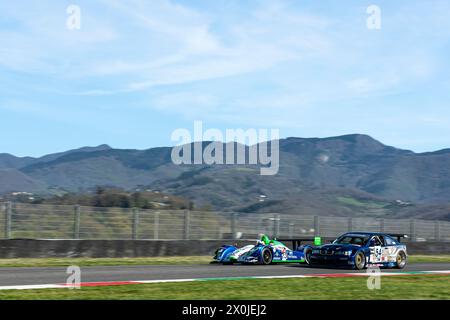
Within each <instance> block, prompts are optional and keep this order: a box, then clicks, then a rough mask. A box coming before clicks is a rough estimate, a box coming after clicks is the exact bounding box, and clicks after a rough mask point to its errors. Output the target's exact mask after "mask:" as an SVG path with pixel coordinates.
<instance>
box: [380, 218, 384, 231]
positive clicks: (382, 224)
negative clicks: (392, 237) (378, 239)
mask: <svg viewBox="0 0 450 320" xmlns="http://www.w3.org/2000/svg"><path fill="white" fill-rule="evenodd" d="M380 232H384V219H380Z"/></svg>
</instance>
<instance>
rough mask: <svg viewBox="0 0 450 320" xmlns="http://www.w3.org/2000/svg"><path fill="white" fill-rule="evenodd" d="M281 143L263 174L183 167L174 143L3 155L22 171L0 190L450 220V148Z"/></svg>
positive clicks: (249, 168) (0, 179)
mask: <svg viewBox="0 0 450 320" xmlns="http://www.w3.org/2000/svg"><path fill="white" fill-rule="evenodd" d="M279 144H280V170H279V172H278V174H277V175H275V176H261V175H260V174H259V167H258V166H257V165H215V166H214V165H213V166H207V165H181V166H177V165H174V164H173V163H172V162H171V157H170V156H171V150H172V149H171V148H169V147H163V148H152V149H147V150H124V149H112V148H110V147H109V146H105V145H103V146H99V147H94V148H81V149H77V150H71V151H68V152H64V153H59V154H53V155H48V156H44V157H41V158H16V157H14V156H11V155H5V154H1V155H0V168H3V169H15V170H18V171H16V172H15V174H11V173H9V174H8V175H6V174H3V176H2V175H0V190H3V191H43V190H45V189H46V188H49V187H52V188H53V189H54V188H61V189H64V190H68V191H76V192H79V191H83V190H87V189H92V188H94V187H95V186H99V185H108V186H116V187H120V188H124V189H130V190H131V189H133V188H135V187H136V186H148V187H149V188H151V189H158V190H161V191H163V192H166V193H168V194H174V195H179V196H182V197H184V198H188V199H191V200H193V201H194V202H195V204H196V206H210V207H212V208H214V209H217V210H236V211H243V212H252V211H256V212H269V211H272V212H275V211H276V212H298V213H301V214H333V215H348V214H359V213H361V214H370V215H374V216H384V215H391V214H396V215H399V216H402V215H421V214H425V213H424V212H421V211H420V210H422V209H423V208H425V207H426V208H431V207H430V206H433V211H432V212H433V214H430V215H429V216H430V217H432V218H436V216H444V217H445V216H446V215H447V217H448V211H446V210H447V209H448V206H447V204H448V203H450V196H449V195H450V150H448V149H446V150H440V151H437V152H427V153H414V152H412V151H409V150H402V149H397V148H394V147H390V146H386V145H384V144H382V143H381V142H379V141H377V140H375V139H373V138H371V137H369V136H367V135H358V134H352V135H344V136H338V137H329V138H287V139H282V140H280V141H279ZM18 173H20V174H18ZM396 200H400V201H399V202H396ZM404 203H411V205H406V206H405V205H404ZM399 204H400V205H399ZM419 209H420V210H419ZM430 210H431V209H430Z"/></svg>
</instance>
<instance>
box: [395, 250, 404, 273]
mask: <svg viewBox="0 0 450 320" xmlns="http://www.w3.org/2000/svg"><path fill="white" fill-rule="evenodd" d="M405 266H406V253H405V252H404V251H400V252H399V253H397V257H396V258H395V268H396V269H403V268H404V267H405Z"/></svg>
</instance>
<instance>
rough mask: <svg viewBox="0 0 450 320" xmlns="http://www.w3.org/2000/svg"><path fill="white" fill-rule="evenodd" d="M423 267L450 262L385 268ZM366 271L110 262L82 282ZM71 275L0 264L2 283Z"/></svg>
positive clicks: (86, 273) (84, 272)
mask: <svg viewBox="0 0 450 320" xmlns="http://www.w3.org/2000/svg"><path fill="white" fill-rule="evenodd" d="M420 271H426V272H429V271H441V272H443V271H448V272H444V273H445V274H450V263H415V264H409V265H407V266H406V267H405V268H404V269H403V270H396V269H382V273H383V272H385V273H405V272H409V273H411V272H420ZM354 273H365V271H355V270H350V269H329V268H327V269H323V268H311V267H308V266H303V265H298V264H291V265H289V264H288V265H269V266H259V265H257V266H254V265H219V264H211V265H176V266H173V265H164V266H161V265H158V266H107V267H82V268H81V282H82V283H93V282H95V283H98V282H108V283H114V282H126V281H147V282H152V281H153V280H174V279H177V280H183V279H205V278H233V277H264V276H267V277H271V276H302V275H305V276H308V275H323V276H327V275H330V276H332V275H334V276H339V274H342V276H344V275H349V274H350V275H351V274H354ZM67 277H68V275H67V274H66V268H63V267H52V268H0V287H7V286H27V285H45V284H61V283H66V279H67Z"/></svg>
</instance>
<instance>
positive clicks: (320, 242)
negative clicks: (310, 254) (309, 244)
mask: <svg viewBox="0 0 450 320" xmlns="http://www.w3.org/2000/svg"><path fill="white" fill-rule="evenodd" d="M321 244H322V239H321V238H320V237H314V245H315V246H320V245H321Z"/></svg>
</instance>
